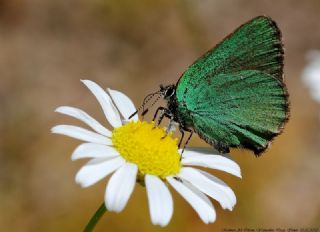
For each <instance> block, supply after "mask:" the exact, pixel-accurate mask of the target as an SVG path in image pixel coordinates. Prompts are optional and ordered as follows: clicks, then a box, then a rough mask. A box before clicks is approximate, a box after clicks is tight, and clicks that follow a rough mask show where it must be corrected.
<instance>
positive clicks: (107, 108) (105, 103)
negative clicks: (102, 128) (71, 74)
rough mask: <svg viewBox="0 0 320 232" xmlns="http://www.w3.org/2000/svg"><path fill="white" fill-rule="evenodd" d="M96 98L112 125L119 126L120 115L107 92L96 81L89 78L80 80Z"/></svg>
mask: <svg viewBox="0 0 320 232" xmlns="http://www.w3.org/2000/svg"><path fill="white" fill-rule="evenodd" d="M81 81H82V82H83V83H84V84H85V85H86V86H87V87H88V88H89V89H90V91H91V92H92V94H93V95H94V96H95V97H96V98H97V100H98V102H99V103H100V105H101V108H102V110H103V112H104V114H105V116H106V118H107V120H108V121H109V123H110V124H111V125H112V126H113V127H119V126H121V125H122V123H121V119H120V115H119V112H118V110H117V109H116V107H115V106H114V105H113V103H112V100H111V98H110V97H109V96H108V94H107V93H106V92H105V91H104V90H103V89H102V88H101V87H100V86H99V85H97V84H96V83H94V82H93V81H89V80H81Z"/></svg>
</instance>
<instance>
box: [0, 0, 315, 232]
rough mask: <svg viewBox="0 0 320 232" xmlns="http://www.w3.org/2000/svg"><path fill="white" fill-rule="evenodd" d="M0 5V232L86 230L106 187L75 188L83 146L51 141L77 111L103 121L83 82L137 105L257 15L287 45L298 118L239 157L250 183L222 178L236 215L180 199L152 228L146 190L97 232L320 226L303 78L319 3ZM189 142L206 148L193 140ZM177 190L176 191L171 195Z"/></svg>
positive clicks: (229, 0) (8, 0)
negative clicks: (257, 150)
mask: <svg viewBox="0 0 320 232" xmlns="http://www.w3.org/2000/svg"><path fill="white" fill-rule="evenodd" d="M133 2H138V1H130V0H126V1H117V0H112V1H106V0H105V1H104V0H93V1H89V0H87V1H86V0H80V1H79V0H72V1H65V0H55V1H54V0H52V1H44V0H29V1H27V0H1V1H0V80H1V81H0V106H1V108H0V112H1V114H0V230H1V231H81V229H82V228H83V227H84V225H85V224H86V223H87V220H88V219H89V217H90V216H91V215H92V213H93V212H94V211H95V210H96V208H97V207H98V205H99V204H100V203H101V201H102V199H103V194H104V188H105V184H106V181H105V180H104V181H101V182H99V183H98V184H97V185H94V186H93V187H90V188H88V189H81V188H80V187H79V186H78V185H76V184H75V182H74V175H75V173H76V172H77V170H78V169H79V167H80V166H81V165H82V164H83V163H84V162H82V161H77V162H74V163H72V162H71V161H70V154H71V152H72V151H73V149H74V148H75V146H76V145H77V144H79V142H78V141H75V140H73V139H69V138H66V137H63V136H57V135H52V134H50V128H51V127H52V126H54V125H56V124H61V123H62V124H63V123H74V124H77V125H79V122H77V121H76V120H71V119H69V118H67V117H64V116H60V115H58V114H56V113H54V112H53V111H54V109H55V108H56V107H57V106H60V105H71V106H77V107H80V108H82V109H84V110H86V111H87V112H89V113H90V114H91V115H92V116H94V117H96V118H97V119H99V120H100V122H103V123H105V122H106V121H105V119H104V118H103V114H102V113H101V109H100V108H99V106H98V103H97V102H96V101H95V99H94V97H93V96H92V95H91V94H90V93H89V91H88V90H87V89H86V88H84V87H83V85H82V84H81V83H80V81H79V80H80V79H91V80H94V81H96V82H97V83H99V84H100V85H102V86H103V87H110V88H114V89H118V90H121V91H123V92H125V93H126V94H128V95H129V96H130V97H131V98H132V99H133V100H134V102H135V103H136V105H139V104H140V102H141V101H142V99H143V97H144V96H145V95H146V94H148V93H150V92H152V91H155V90H157V88H158V86H159V84H161V83H163V84H169V83H175V82H176V80H177V79H178V77H179V75H180V74H181V73H182V72H183V71H184V70H185V69H186V67H188V65H190V64H191V63H192V62H193V61H194V60H195V59H196V58H197V57H198V56H200V55H201V54H202V53H203V52H205V51H206V50H208V49H209V48H210V47H212V46H214V45H215V44H216V43H217V42H219V41H220V40H221V39H222V38H223V37H224V36H226V35H227V34H229V33H230V32H231V31H233V30H234V29H235V28H236V27H237V26H239V25H240V24H242V23H244V22H246V21H248V20H249V19H251V18H253V17H255V16H257V15H261V14H265V15H269V16H271V17H272V18H273V19H274V20H276V21H277V22H278V24H279V27H280V28H281V30H282V32H283V37H284V43H285V48H286V60H285V74H286V83H287V86H288V89H289V93H290V101H291V118H290V121H289V123H288V124H287V126H286V129H285V131H284V133H283V134H282V135H281V136H279V137H278V138H277V139H276V140H275V141H274V143H273V145H272V148H271V149H270V150H269V151H268V152H266V153H265V154H264V155H263V156H262V157H261V158H255V157H254V156H253V155H252V154H250V152H247V151H235V150H233V151H232V152H231V153H232V156H233V157H234V159H235V160H236V161H237V162H238V163H239V165H240V166H241V168H242V175H243V179H242V180H240V179H238V178H236V177H233V176H230V175H226V174H222V173H220V172H214V173H215V174H217V175H218V176H219V177H221V178H223V180H225V181H226V182H227V183H228V184H229V185H230V186H231V187H232V188H233V189H234V191H235V193H236V195H237V199H238V202H237V205H236V207H235V209H234V211H233V212H228V211H223V210H221V208H220V206H219V205H218V204H217V202H214V205H215V206H216V209H217V221H216V222H215V223H214V224H212V225H209V226H208V225H204V224H203V223H202V222H201V220H200V219H199V218H198V216H197V215H196V213H195V212H194V211H193V209H192V208H191V207H190V206H189V205H188V204H187V203H186V202H185V201H184V200H183V199H182V198H181V197H180V196H178V195H177V194H176V193H174V194H173V195H174V204H175V211H174V215H173V218H172V221H171V223H170V224H169V226H168V227H166V228H165V229H161V228H160V227H155V226H152V225H151V222H150V219H149V212H148V208H147V199H146V192H145V189H144V188H142V187H141V186H137V187H136V189H135V192H134V194H133V196H132V198H131V199H130V201H129V203H128V205H127V207H126V209H125V210H124V212H122V213H120V214H114V213H107V214H106V215H105V216H104V218H103V220H102V221H101V222H100V223H99V225H98V226H97V230H96V231H129V230H134V231H219V230H221V229H222V228H238V227H242V228H245V227H248V228H277V227H284V228H286V227H297V228H300V227H317V226H318V227H319V226H320V197H319V186H320V174H319V166H320V156H319V134H320V133H319V128H320V125H319V104H317V103H316V102H314V101H312V100H311V98H310V97H309V93H308V89H307V88H306V87H304V85H303V83H302V82H301V72H302V70H303V67H304V66H305V64H306V60H305V54H306V52H307V51H308V50H309V49H313V48H320V30H319V29H320V1H317V0H314V1H311V0H307V1H298V0H296V1H293V0H292V1H289V0H288V1H267V0H266V1H247V0H242V1H233V0H225V1H217V0H216V1H209V0H203V1H190V0H189V1H182V0H181V1H173V0H164V1H149V0H142V1H139V3H133ZM191 145H194V146H206V144H205V143H203V142H201V141H200V140H199V139H197V138H196V136H195V137H194V138H193V140H192V142H191ZM172 192H173V191H172Z"/></svg>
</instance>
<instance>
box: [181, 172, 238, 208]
mask: <svg viewBox="0 0 320 232" xmlns="http://www.w3.org/2000/svg"><path fill="white" fill-rule="evenodd" d="M179 177H181V178H182V179H184V180H187V181H189V182H190V183H191V184H192V185H193V186H195V187H196V188H198V189H199V190H200V191H201V192H203V193H205V194H207V195H208V196H210V197H212V198H213V199H215V200H217V201H218V202H219V203H220V205H221V207H222V208H223V209H229V210H232V209H233V206H234V205H235V204H236V197H235V195H234V193H233V191H232V190H231V188H230V187H229V186H227V185H226V184H225V183H224V182H223V181H221V180H220V179H218V178H216V177H214V176H212V175H210V174H209V173H206V174H205V172H202V171H200V170H197V169H194V168H189V167H185V168H182V169H181V171H180V173H179Z"/></svg>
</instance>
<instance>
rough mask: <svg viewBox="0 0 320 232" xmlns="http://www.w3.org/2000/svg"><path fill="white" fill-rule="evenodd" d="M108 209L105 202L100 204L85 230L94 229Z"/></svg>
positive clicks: (89, 231) (88, 231) (86, 231)
mask: <svg viewBox="0 0 320 232" xmlns="http://www.w3.org/2000/svg"><path fill="white" fill-rule="evenodd" d="M106 211H107V209H106V206H105V204H104V202H102V204H101V205H100V207H99V209H98V210H97V211H96V212H95V214H94V215H93V216H92V218H91V219H90V221H89V222H88V224H87V226H86V228H84V230H83V232H91V231H93V229H94V227H95V226H96V225H97V223H98V221H99V220H100V218H101V217H102V216H103V214H104V213H105V212H106Z"/></svg>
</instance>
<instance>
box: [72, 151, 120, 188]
mask: <svg viewBox="0 0 320 232" xmlns="http://www.w3.org/2000/svg"><path fill="white" fill-rule="evenodd" d="M124 163H125V161H124V159H123V158H122V157H120V156H119V157H116V158H109V159H108V158H107V159H99V158H97V159H92V160H90V161H89V162H88V163H87V164H85V165H84V166H83V167H82V168H81V169H80V170H79V171H78V173H77V175H76V182H77V183H78V184H80V185H81V187H83V188H86V187H89V186H91V185H93V184H95V183H97V182H98V181H99V180H101V179H103V178H104V177H106V176H107V175H109V174H110V173H112V172H113V171H115V170H117V169H118V168H119V167H121V166H122V165H123V164H124Z"/></svg>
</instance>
